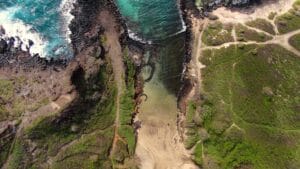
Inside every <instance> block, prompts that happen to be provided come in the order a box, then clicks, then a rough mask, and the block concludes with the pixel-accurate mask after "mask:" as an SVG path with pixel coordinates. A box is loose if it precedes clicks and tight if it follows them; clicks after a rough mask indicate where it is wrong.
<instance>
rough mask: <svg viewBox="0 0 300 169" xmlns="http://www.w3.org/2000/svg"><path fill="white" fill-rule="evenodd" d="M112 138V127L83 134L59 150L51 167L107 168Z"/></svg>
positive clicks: (54, 168) (77, 168) (76, 168)
mask: <svg viewBox="0 0 300 169" xmlns="http://www.w3.org/2000/svg"><path fill="white" fill-rule="evenodd" d="M112 140H113V128H112V127H110V128H107V129H105V130H103V131H96V132H94V133H91V134H87V135H84V136H83V137H81V138H80V139H78V141H75V142H73V143H71V144H70V146H68V147H67V148H66V149H63V150H62V151H60V152H59V154H58V155H57V157H56V158H55V161H54V164H53V167H52V168H53V169H61V168H62V167H63V168H70V169H98V168H103V169H109V168H111V163H110V160H109V159H108V156H107V154H109V149H110V146H111V145H112Z"/></svg>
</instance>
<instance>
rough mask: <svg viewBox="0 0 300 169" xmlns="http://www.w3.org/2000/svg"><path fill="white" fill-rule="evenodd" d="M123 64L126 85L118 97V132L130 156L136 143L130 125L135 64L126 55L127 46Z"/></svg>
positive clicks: (126, 51)
mask: <svg viewBox="0 0 300 169" xmlns="http://www.w3.org/2000/svg"><path fill="white" fill-rule="evenodd" d="M124 64H125V66H126V71H125V74H126V79H125V82H126V85H125V89H124V90H123V93H122V97H121V99H120V100H121V101H120V127H119V131H118V133H119V135H120V136H121V137H122V138H123V139H124V140H125V141H126V146H127V148H126V149H127V150H128V154H129V155H130V156H132V155H134V151H135V145H136V138H135V132H134V129H133V126H132V119H133V113H134V111H135V110H134V109H135V101H134V94H135V88H134V83H135V80H134V76H135V73H136V72H135V65H134V63H133V62H132V60H131V59H130V58H129V56H128V49H127V48H125V50H124Z"/></svg>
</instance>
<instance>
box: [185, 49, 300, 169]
mask: <svg viewBox="0 0 300 169" xmlns="http://www.w3.org/2000/svg"><path fill="white" fill-rule="evenodd" d="M203 56H205V57H203V58H202V59H201V62H202V63H203V64H205V65H206V68H204V69H203V71H202V78H203V88H202V94H203V96H202V97H201V98H202V99H201V114H200V115H201V117H200V119H202V120H203V122H202V123H201V124H200V125H201V126H203V130H205V131H207V133H208V135H206V137H207V138H206V139H205V140H204V141H203V149H202V146H201V145H200V143H198V144H197V145H196V148H195V152H194V160H195V162H196V163H197V164H200V165H202V166H204V168H209V167H208V166H210V167H211V166H214V167H216V168H219V167H221V168H224V169H232V168H243V167H245V168H247V167H250V168H253V169H282V168H299V167H300V160H299V159H300V154H299V151H300V141H299V139H300V123H299V112H300V109H299V108H300V97H299V96H300V60H299V58H298V57H296V56H295V55H294V54H293V53H291V52H289V51H287V50H285V49H284V48H282V47H280V46H278V45H245V46H244V47H243V48H235V46H230V47H228V48H222V49H218V50H206V51H204V54H203ZM188 119H189V118H188ZM202 137H203V136H201V138H202ZM202 152H203V155H204V158H202V157H201V156H202ZM217 166H219V167H217Z"/></svg>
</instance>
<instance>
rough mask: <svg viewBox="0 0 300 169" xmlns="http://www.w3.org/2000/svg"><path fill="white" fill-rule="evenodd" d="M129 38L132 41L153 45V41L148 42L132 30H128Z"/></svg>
mask: <svg viewBox="0 0 300 169" xmlns="http://www.w3.org/2000/svg"><path fill="white" fill-rule="evenodd" d="M128 36H129V38H130V39H132V40H135V41H138V42H141V43H144V44H150V45H151V44H152V41H150V40H148V41H146V40H144V39H142V38H141V37H139V36H138V35H137V34H136V33H135V32H133V31H131V30H130V29H128Z"/></svg>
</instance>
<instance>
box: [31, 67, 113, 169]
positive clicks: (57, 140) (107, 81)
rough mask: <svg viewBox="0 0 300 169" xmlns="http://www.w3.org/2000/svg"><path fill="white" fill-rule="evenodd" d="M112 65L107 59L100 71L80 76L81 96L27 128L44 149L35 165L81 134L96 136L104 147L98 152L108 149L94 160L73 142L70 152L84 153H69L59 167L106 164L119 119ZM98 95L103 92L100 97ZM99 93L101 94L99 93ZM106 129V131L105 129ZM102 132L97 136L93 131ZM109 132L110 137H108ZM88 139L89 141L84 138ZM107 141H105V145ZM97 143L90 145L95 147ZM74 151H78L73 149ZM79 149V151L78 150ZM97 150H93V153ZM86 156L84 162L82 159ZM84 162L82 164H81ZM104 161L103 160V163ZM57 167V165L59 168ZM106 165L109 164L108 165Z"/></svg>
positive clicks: (87, 137)
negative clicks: (70, 154)
mask: <svg viewBox="0 0 300 169" xmlns="http://www.w3.org/2000/svg"><path fill="white" fill-rule="evenodd" d="M111 74H112V69H111V65H110V64H109V63H106V64H105V65H103V66H101V67H100V70H99V73H98V74H94V75H93V76H90V77H88V79H86V78H84V79H80V78H81V76H78V77H76V79H77V81H76V84H75V85H77V87H80V88H81V90H82V91H79V92H80V97H79V98H78V99H77V100H75V101H74V102H73V103H71V104H70V105H69V106H68V107H66V108H65V109H64V110H63V111H62V112H60V113H56V115H52V116H49V117H44V118H41V119H37V120H36V121H35V122H34V123H33V124H32V126H31V127H29V128H27V129H26V134H27V137H28V138H29V139H30V140H31V141H33V142H35V143H36V144H37V148H38V149H39V150H41V151H39V153H38V154H37V157H38V160H37V161H36V162H35V163H34V165H35V166H39V164H40V163H43V162H44V161H45V160H46V157H47V156H50V157H54V156H56V155H58V154H60V153H61V148H62V147H63V146H65V145H66V144H69V143H71V142H72V141H74V140H79V142H80V141H81V140H82V138H80V137H81V136H82V135H85V136H84V138H86V139H92V140H87V141H86V143H83V144H88V142H89V141H91V142H93V141H96V142H98V143H97V144H96V143H95V146H101V149H100V148H99V147H97V152H96V155H97V153H99V152H100V151H101V153H102V149H103V151H104V150H105V152H104V153H103V154H101V155H100V156H99V158H97V159H94V156H91V158H92V160H90V159H89V157H88V156H86V154H88V152H84V151H88V150H83V149H84V148H83V149H80V147H81V146H84V145H78V147H76V146H74V147H73V145H72V147H70V148H67V149H68V151H67V152H65V153H66V154H67V153H74V154H76V153H80V151H83V152H82V153H81V155H74V158H73V157H72V158H71V157H70V158H69V157H67V159H66V160H65V159H63V160H61V161H59V162H58V163H57V165H56V164H55V167H58V168H60V167H63V168H69V167H71V168H78V167H79V168H101V167H99V166H102V163H103V165H106V164H108V165H109V163H107V161H110V160H108V153H107V150H108V149H109V148H110V146H111V137H112V136H111V134H109V133H111V132H112V131H113V129H112V127H111V126H112V125H113V124H114V121H115V112H116V110H115V108H116V106H115V101H116V99H115V98H116V95H117V88H116V86H115V85H114V81H113V76H112V75H111ZM97 95H100V97H98V96H97ZM96 96H97V97H96ZM73 126H76V128H77V129H76V131H74V130H72V127H73ZM102 131H103V132H104V133H102ZM95 132H96V133H98V132H100V133H102V134H103V135H102V134H99V133H98V134H99V136H98V135H97V137H96V136H95V137H92V136H94V135H93V134H91V133H95ZM89 136H91V138H90V137H89ZM106 136H107V137H106ZM83 142H85V141H83ZM102 144H103V145H102ZM93 146H94V145H91V146H89V147H90V148H92V147H93ZM73 151H74V152H73ZM77 151H78V152H77ZM92 154H93V153H92ZM84 159H86V160H85V161H84V162H82V160H84ZM81 162H82V164H81ZM79 163H80V164H79ZM100 163H101V164H100ZM55 167H54V168H55ZM104 168H105V167H104Z"/></svg>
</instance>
